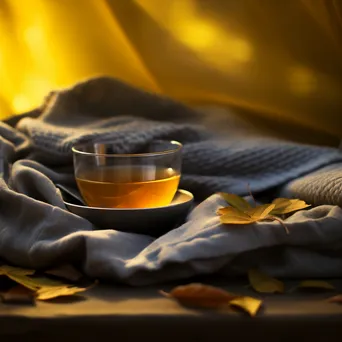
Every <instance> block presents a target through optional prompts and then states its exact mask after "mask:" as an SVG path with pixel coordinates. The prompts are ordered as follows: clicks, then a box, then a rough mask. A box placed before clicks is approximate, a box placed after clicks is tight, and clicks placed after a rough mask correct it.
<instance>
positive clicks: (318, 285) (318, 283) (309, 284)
mask: <svg viewBox="0 0 342 342" xmlns="http://www.w3.org/2000/svg"><path fill="white" fill-rule="evenodd" d="M298 288H311V289H321V290H330V291H331V290H335V289H336V288H335V286H334V285H332V284H330V283H328V282H327V281H324V280H304V281H302V282H300V283H299V285H298Z"/></svg>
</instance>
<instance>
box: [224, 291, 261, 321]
mask: <svg viewBox="0 0 342 342" xmlns="http://www.w3.org/2000/svg"><path fill="white" fill-rule="evenodd" d="M229 304H230V305H231V306H234V307H238V308H239V309H242V310H243V311H245V312H247V313H248V314H249V315H250V316H251V317H254V316H255V315H256V314H257V313H258V311H259V309H260V308H261V305H262V300H260V299H257V298H253V297H248V296H244V297H238V298H235V299H232V300H231V301H230V302H229Z"/></svg>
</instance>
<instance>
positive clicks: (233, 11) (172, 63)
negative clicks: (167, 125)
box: [0, 0, 342, 138]
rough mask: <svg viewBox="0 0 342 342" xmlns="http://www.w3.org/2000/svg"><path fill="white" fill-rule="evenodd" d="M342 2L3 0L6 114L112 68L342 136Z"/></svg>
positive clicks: (143, 81)
mask: <svg viewBox="0 0 342 342" xmlns="http://www.w3.org/2000/svg"><path fill="white" fill-rule="evenodd" d="M340 27H342V1H340V0H286V1H283V0H278V1H276V0H0V66H1V68H0V118H5V117H6V116H8V115H10V114H14V113H20V112H23V111H26V110H29V109H32V108H34V107H35V106H37V105H39V104H40V103H41V102H42V100H43V98H44V96H45V95H46V94H47V93H48V92H49V91H50V90H52V89H58V88H60V87H65V86H69V85H71V84H73V83H75V82H77V81H80V80H83V79H84V78H87V77H90V76H95V75H103V74H107V75H112V76H115V77H118V78H121V79H123V80H125V81H126V82H128V83H131V84H134V85H136V86H139V87H141V88H144V89H148V90H152V91H156V92H160V93H164V94H167V95H169V96H172V97H174V98H176V99H179V100H181V101H184V102H187V103H191V104H215V105H222V106H226V105H232V106H234V108H242V109H244V110H247V111H248V112H252V113H256V114H255V115H256V116H257V117H260V118H267V119H269V120H271V121H273V122H274V123H276V124H283V123H284V124H285V123H286V122H291V123H294V124H297V125H303V126H305V127H308V128H312V129H315V130H318V131H320V132H322V133H323V134H329V135H331V136H334V137H337V138H340V137H341V136H342V133H341V127H342V114H341V112H342V96H341V94H342V59H341V57H342V52H341V40H340V34H341V33H340V31H341V32H342V29H341V28H340Z"/></svg>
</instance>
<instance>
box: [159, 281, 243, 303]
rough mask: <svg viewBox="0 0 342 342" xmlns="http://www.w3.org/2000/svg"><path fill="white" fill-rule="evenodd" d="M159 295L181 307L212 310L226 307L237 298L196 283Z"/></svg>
mask: <svg viewBox="0 0 342 342" xmlns="http://www.w3.org/2000/svg"><path fill="white" fill-rule="evenodd" d="M161 293H162V294H163V295H164V296H166V297H168V298H172V299H175V300H177V301H178V302H179V303H180V304H182V305H186V306H195V307H201V308H212V309H215V308H220V307H223V306H228V305H229V302H230V301H231V300H232V299H234V298H236V297H237V296H236V295H233V294H231V293H229V292H227V291H225V290H223V289H220V288H217V287H214V286H210V285H203V284H198V283H193V284H188V285H183V286H177V287H175V288H174V289H172V290H171V292H169V293H165V292H163V291H161Z"/></svg>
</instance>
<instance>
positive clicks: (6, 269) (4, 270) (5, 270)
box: [0, 265, 35, 275]
mask: <svg viewBox="0 0 342 342" xmlns="http://www.w3.org/2000/svg"><path fill="white" fill-rule="evenodd" d="M34 272H35V270H30V269H26V268H20V267H13V266H8V265H1V266H0V275H7V274H18V275H32V274H34Z"/></svg>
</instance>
